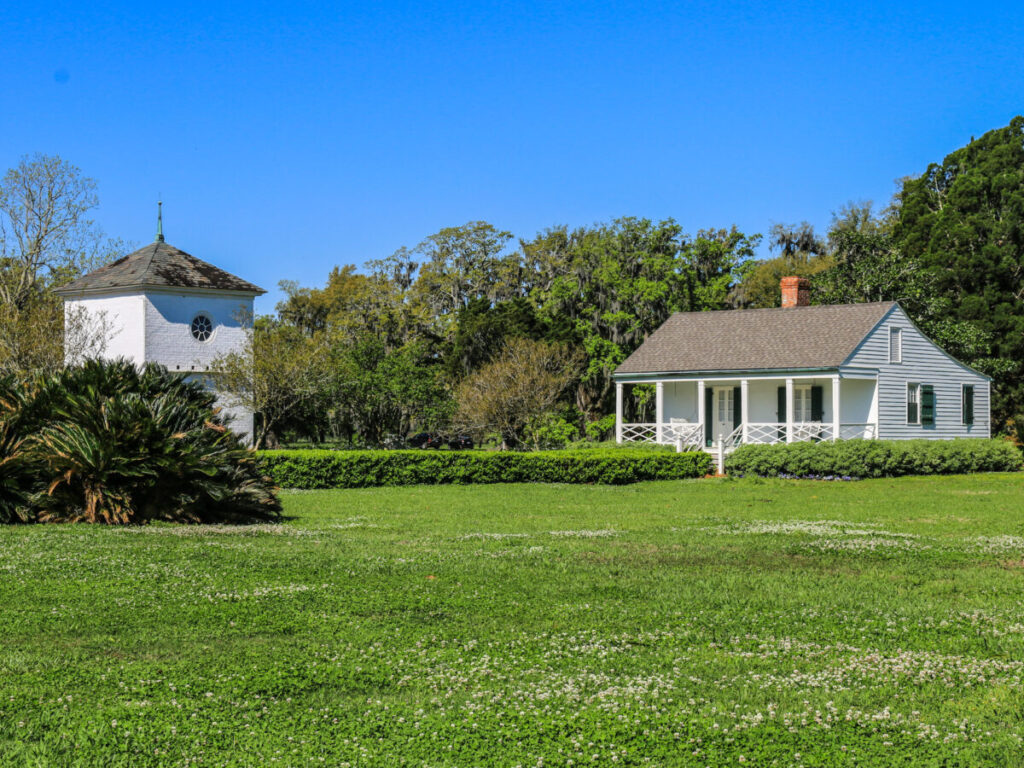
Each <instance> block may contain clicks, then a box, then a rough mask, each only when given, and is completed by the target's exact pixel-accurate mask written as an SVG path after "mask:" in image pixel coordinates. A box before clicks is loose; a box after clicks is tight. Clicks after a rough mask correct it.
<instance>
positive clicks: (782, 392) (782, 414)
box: [775, 387, 786, 440]
mask: <svg viewBox="0 0 1024 768" xmlns="http://www.w3.org/2000/svg"><path fill="white" fill-rule="evenodd" d="M778 404H779V407H778V409H777V410H776V411H775V415H776V416H777V417H778V420H779V423H780V424H783V425H784V424H785V423H786V388H785V387H779V399H778ZM785 439H786V427H785V426H782V427H779V440H785Z"/></svg>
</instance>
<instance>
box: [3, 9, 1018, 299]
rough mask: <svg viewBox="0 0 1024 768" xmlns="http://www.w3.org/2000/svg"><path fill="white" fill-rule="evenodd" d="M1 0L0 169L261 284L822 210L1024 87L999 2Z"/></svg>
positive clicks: (949, 137)
mask: <svg viewBox="0 0 1024 768" xmlns="http://www.w3.org/2000/svg"><path fill="white" fill-rule="evenodd" d="M146 5H148V4H140V3H129V2H102V1H101V2H90V3H84V2H75V3H68V4H56V3H37V2H33V3H24V2H21V1H20V0H15V2H13V3H11V2H7V3H5V4H4V10H3V12H2V15H0V41H2V44H0V73H2V74H0V96H2V102H0V167H2V168H7V167H10V166H12V165H14V164H16V163H17V161H18V159H19V158H20V157H21V156H22V155H24V154H27V153H34V152H44V153H49V154H59V155H61V156H62V157H64V158H65V159H66V160H69V161H71V162H73V163H75V164H76V165H78V166H79V167H80V168H81V169H82V170H83V171H84V172H85V173H86V174H87V175H89V176H92V177H94V178H95V179H97V181H98V182H99V192H100V199H101V203H102V205H101V208H100V210H99V211H98V212H97V219H98V221H99V222H100V223H101V224H102V226H103V227H104V229H105V230H106V231H107V232H108V233H109V234H111V235H114V236H119V237H123V238H126V239H128V240H133V241H136V242H138V243H139V244H141V243H144V242H147V241H149V240H150V239H151V238H152V234H153V231H154V218H155V209H156V200H157V198H158V196H161V197H162V198H163V200H164V212H165V217H164V218H165V231H166V233H167V239H168V241H169V242H171V243H173V244H175V245H177V246H178V247H180V248H182V249H184V250H186V251H188V252H190V253H193V254H194V255H196V256H199V257H200V258H204V259H206V260H208V261H212V262H213V263H215V264H217V265H219V266H222V267H224V268H225V269H228V270H230V271H232V272H235V273H237V274H239V275H241V276H242V277H245V278H247V279H250V280H252V281H254V282H256V283H259V284H260V285H262V286H263V287H265V288H268V289H270V294H268V296H266V297H264V298H263V299H262V300H260V302H259V303H258V305H257V308H258V310H260V311H264V312H267V311H270V310H272V309H273V306H274V303H275V301H276V300H277V299H278V298H279V297H280V293H279V291H277V289H276V286H277V283H278V281H279V280H282V279H290V280H297V281H298V282H300V283H302V284H307V285H314V284H322V283H323V281H324V280H325V278H326V275H327V272H328V270H329V269H330V268H331V267H332V266H333V265H335V264H349V263H354V264H362V263H363V262H364V261H366V260H368V259H373V258H380V257H383V256H386V255H387V254H389V253H391V252H392V251H394V250H395V249H397V248H398V247H400V246H403V245H406V246H413V245H415V244H416V243H417V242H419V241H420V240H421V239H422V238H423V237H424V236H426V235H428V234H431V233H433V232H435V231H437V230H438V229H440V228H441V227H445V226H452V225H457V224H462V223H465V222H467V221H471V220H477V219H484V220H486V221H490V222H491V223H493V224H494V225H496V226H499V227H502V228H504V229H508V230H510V231H512V232H513V233H515V234H516V235H518V236H523V237H530V236H532V235H533V234H535V233H536V232H537V231H539V230H541V229H543V228H545V227H548V226H551V225H556V224H568V225H580V224H590V223H593V222H597V221H606V220H609V219H611V218H614V217H617V216H621V215H635V216H646V217H649V218H654V219H658V218H663V217H668V216H671V217H674V218H675V219H676V220H677V221H679V222H680V223H681V224H682V225H683V226H684V227H685V228H686V229H687V230H688V231H690V232H695V231H696V230H697V229H700V228H705V227H720V226H729V225H731V224H736V225H737V226H738V227H739V228H740V229H742V230H743V231H746V232H766V231H767V230H768V228H769V227H770V226H771V224H772V223H773V222H798V221H801V220H808V221H810V222H812V223H813V224H815V225H816V226H817V227H819V228H820V229H823V228H824V227H826V226H827V224H828V222H829V219H830V215H831V212H832V211H833V210H835V209H837V208H838V207H839V206H840V205H842V204H843V203H844V202H846V201H847V200H863V199H872V200H875V201H877V202H881V203H884V202H885V201H887V200H888V199H889V197H890V196H891V194H892V193H893V191H894V190H895V180H896V179H898V178H899V177H902V176H905V175H909V174H915V173H920V172H921V171H923V170H924V169H925V168H926V167H927V165H928V163H929V162H933V161H938V160H940V159H941V158H942V157H943V156H944V155H945V154H947V153H948V152H950V151H952V150H953V149H955V148H957V147H959V146H961V145H962V144H964V143H966V142H967V141H968V140H969V139H970V137H971V136H972V135H974V136H977V135H980V134H982V133H984V132H985V131H987V130H989V129H991V128H995V127H998V126H1001V125H1005V124H1006V123H1007V122H1009V120H1010V118H1011V117H1013V116H1014V115H1016V114H1018V113H1021V112H1024V57H1022V56H1021V54H1020V50H1021V43H1022V42H1024V23H1022V14H1021V13H1020V8H1019V4H1014V3H1009V2H1007V3H986V2H975V3H962V2H961V3H943V2H929V3H916V2H899V3H893V2H885V3H881V2H872V1H871V0H866V1H864V2H858V3H810V2H807V3H798V2H777V3H743V2H739V3H721V2H707V3H701V2H694V3H658V2H642V3H640V2H637V3H632V2H621V3H594V2H589V3H531V2H515V1H514V0H513V1H511V2H500V3H499V2H495V3H484V2H478V3H466V2H463V3H460V2H445V3H432V2H425V3H407V2H396V1H394V0H382V1H381V2H376V3H352V4H349V3H334V4H329V3H303V2H289V3H261V2H254V3H245V4H242V3H238V4H223V3H222V4H218V3H195V4H189V3H174V2H166V3H162V4H159V5H155V6H153V7H145V6H146Z"/></svg>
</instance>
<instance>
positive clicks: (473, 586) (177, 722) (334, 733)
mask: <svg viewBox="0 0 1024 768" xmlns="http://www.w3.org/2000/svg"><path fill="white" fill-rule="evenodd" d="M284 500H285V509H286V513H287V514H288V516H289V518H290V519H289V520H288V521H287V522H286V523H285V524H283V525H279V526H270V525H264V526H256V527H251V528H228V527H205V528H204V527H177V526H150V527H147V528H136V529H110V528H101V527H85V526H33V527H28V526H26V527H12V528H6V529H3V530H0V606H2V609H0V610H2V613H0V617H2V638H3V642H2V646H0V765H4V766H8V765H33V766H47V767H49V766H62V765H81V766H150V765H154V766H155V765H159V766H164V765H181V766H193V765H201V766H214V765H232V766H234V765H239V766H241V765H253V766H260V765H288V766H300V765H329V766H346V765H350V766H356V765H358V766H378V765H382V766H390V765H430V766H444V765H458V766H470V765H502V766H516V765H521V766H540V765H545V766H554V765H602V766H608V765H694V766H705V765H710V766H721V765H746V766H768V765H779V766H788V765H805V766H832V765H861V766H865V765H872V766H873V765H879V766H883V765H884V766H892V765H907V766H957V765H964V766H975V765H991V766H1013V765H1024V758H1022V754H1024V745H1022V736H1024V514H1022V513H1024V476H1020V475H1017V476H1014V475H979V476H973V477H941V478H903V479H899V480H876V481H861V482H854V483H812V482H787V481H758V480H738V481H729V480H711V481H708V480H702V481H687V482H662V483H647V484H641V485H634V486H625V487H595V486H571V487H570V486H524V485H511V486H476V487H429V488H426V487H414V488H392V489H374V490H352V491H317V492H293V493H287V494H285V497H284Z"/></svg>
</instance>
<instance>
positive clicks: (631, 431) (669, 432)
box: [622, 423, 704, 448]
mask: <svg viewBox="0 0 1024 768" xmlns="http://www.w3.org/2000/svg"><path fill="white" fill-rule="evenodd" d="M658 426H659V425H658V424H655V423H645V424H639V423H638V424H623V425H622V442H624V443H657V442H661V443H666V444H668V445H679V444H680V442H681V443H682V446H683V448H700V447H702V446H703V444H704V427H703V426H701V425H700V424H691V423H686V424H677V423H663V424H661V425H660V426H661V429H660V432H661V435H660V437H659V434H658V432H659V429H658Z"/></svg>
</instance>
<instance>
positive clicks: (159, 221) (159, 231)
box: [156, 200, 164, 243]
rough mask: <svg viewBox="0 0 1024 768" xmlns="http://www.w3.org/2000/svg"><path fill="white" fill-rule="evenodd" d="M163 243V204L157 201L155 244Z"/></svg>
mask: <svg viewBox="0 0 1024 768" xmlns="http://www.w3.org/2000/svg"><path fill="white" fill-rule="evenodd" d="M163 241H164V204H163V201H159V200H158V201H157V204H156V242H158V243H162V242H163Z"/></svg>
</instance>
